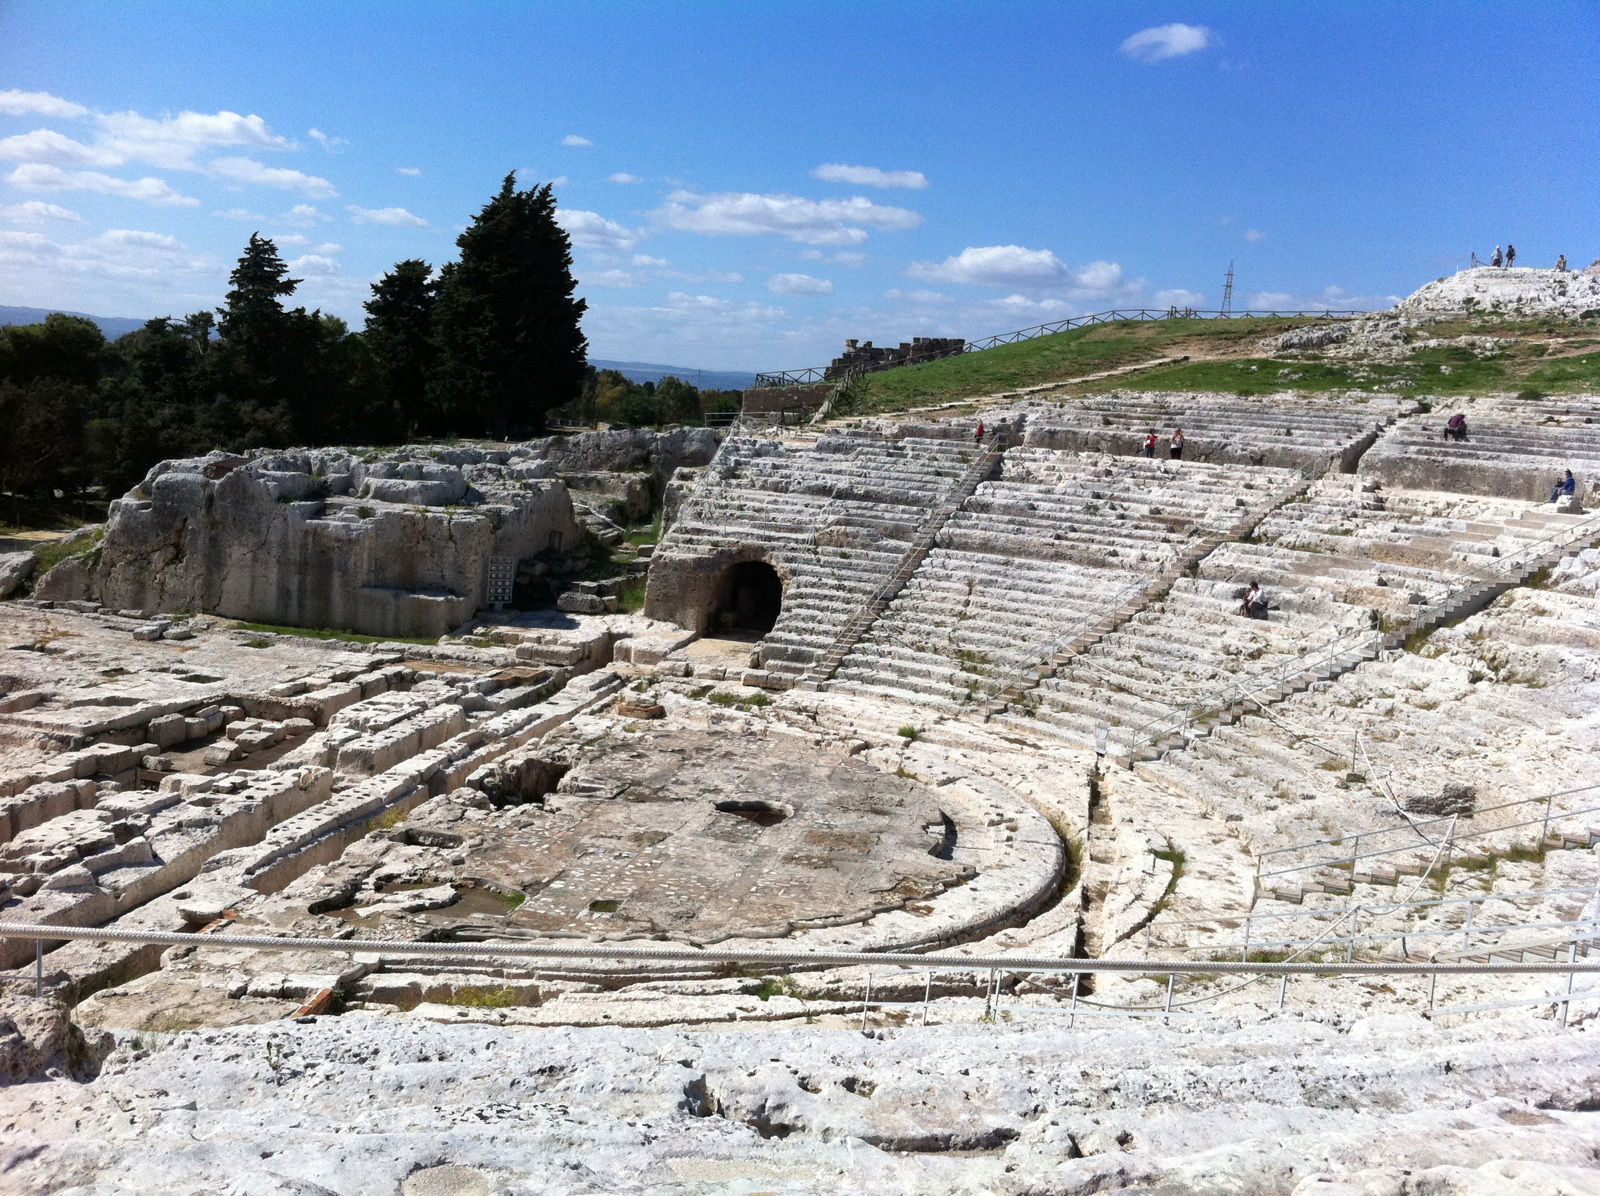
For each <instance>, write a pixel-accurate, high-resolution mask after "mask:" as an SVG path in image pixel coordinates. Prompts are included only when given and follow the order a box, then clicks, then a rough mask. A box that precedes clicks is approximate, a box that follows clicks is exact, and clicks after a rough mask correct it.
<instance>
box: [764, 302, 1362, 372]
mask: <svg viewBox="0 0 1600 1196" xmlns="http://www.w3.org/2000/svg"><path fill="white" fill-rule="evenodd" d="M1371 314H1372V313H1371V312H1370V311H1357V310H1354V309H1339V310H1332V309H1330V310H1326V311H1319V310H1310V311H1306V310H1300V311H1276V310H1274V311H1255V310H1251V311H1196V310H1194V309H1192V308H1153V307H1132V308H1127V307H1124V308H1113V309H1112V310H1111V311H1097V312H1094V313H1092V314H1090V315H1086V316H1072V317H1070V318H1069V319H1065V320H1056V321H1053V322H1052V323H1049V324H1035V325H1033V326H1032V327H1031V328H1019V329H1017V330H1016V331H1015V332H1000V333H996V334H995V335H994V336H985V337H981V338H979V339H978V340H974V341H968V342H967V343H966V346H965V347H964V348H962V349H959V350H957V351H955V352H951V351H950V350H948V349H945V350H937V349H930V350H928V351H927V352H926V353H923V354H920V355H919V354H917V353H915V352H913V353H912V354H911V355H910V356H908V357H906V358H903V359H900V360H897V361H882V362H852V363H851V364H850V365H849V366H841V367H839V370H838V372H833V371H834V367H833V366H832V365H819V366H812V367H811V368H809V369H803V370H771V371H768V372H766V373H761V374H757V375H756V380H755V385H756V386H757V387H766V386H806V385H812V384H815V383H818V382H833V381H835V380H837V379H838V378H839V377H840V376H842V374H843V371H845V370H847V369H848V370H851V371H855V372H857V373H860V374H876V373H881V372H882V371H883V370H893V369H898V368H900V367H901V366H903V365H923V364H925V363H927V362H930V361H939V360H942V359H943V358H946V357H960V356H962V355H963V354H966V353H976V352H980V351H981V350H984V349H993V348H995V347H996V346H998V345H1013V344H1016V343H1017V342H1019V341H1031V340H1035V339H1037V338H1038V337H1041V336H1053V335H1055V334H1056V333H1058V332H1066V331H1068V330H1070V329H1073V328H1084V327H1088V326H1089V325H1091V324H1115V323H1121V322H1124V321H1138V322H1141V323H1149V322H1153V321H1157V320H1305V319H1328V320H1348V319H1352V318H1354V317H1356V316H1369V315H1371Z"/></svg>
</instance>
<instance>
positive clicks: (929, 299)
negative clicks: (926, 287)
mask: <svg viewBox="0 0 1600 1196" xmlns="http://www.w3.org/2000/svg"><path fill="white" fill-rule="evenodd" d="M883 297H884V298H885V299H898V300H903V301H905V302H907V303H948V302H949V301H950V296H948V295H946V294H945V293H944V292H943V291H918V290H911V291H905V290H901V289H900V288H899V287H892V288H891V289H889V290H887V291H885V292H884V293H883Z"/></svg>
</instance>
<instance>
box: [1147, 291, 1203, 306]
mask: <svg viewBox="0 0 1600 1196" xmlns="http://www.w3.org/2000/svg"><path fill="white" fill-rule="evenodd" d="M1150 300H1151V302H1152V303H1154V304H1155V305H1156V306H1157V307H1195V308H1198V307H1200V306H1201V305H1202V304H1204V303H1205V301H1206V297H1205V296H1204V295H1202V294H1201V293H1200V292H1199V291H1189V290H1185V289H1184V288H1183V287H1173V288H1172V289H1171V290H1168V291H1157V292H1156V293H1155V294H1154V295H1152V296H1151V297H1150Z"/></svg>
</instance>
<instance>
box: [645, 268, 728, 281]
mask: <svg viewBox="0 0 1600 1196" xmlns="http://www.w3.org/2000/svg"><path fill="white" fill-rule="evenodd" d="M661 277H662V278H670V279H672V280H673V281H675V282H694V283H707V282H719V283H734V282H743V281H744V275H743V274H739V273H737V272H736V271H732V270H663V271H661Z"/></svg>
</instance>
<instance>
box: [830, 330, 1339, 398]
mask: <svg viewBox="0 0 1600 1196" xmlns="http://www.w3.org/2000/svg"><path fill="white" fill-rule="evenodd" d="M1316 322H1317V321H1315V320H1272V319H1250V320H1160V321H1141V320H1123V321H1118V322H1117V323H1112V324H1096V325H1094V326H1092V327H1089V328H1072V329H1069V330H1068V331H1066V332H1058V333H1055V334H1053V335H1051V336H1041V337H1038V338H1037V339H1035V340H1031V341H1021V342H1018V343H1016V344H1011V345H999V346H996V347H995V348H993V349H984V350H982V351H981V352H977V353H963V354H961V355H960V356H959V357H945V358H941V359H940V360H938V361H929V362H923V363H921V364H919V365H907V366H900V367H899V368H897V369H893V370H884V371H882V372H881V373H876V374H868V375H867V376H866V378H865V379H863V382H864V387H863V390H864V394H863V397H862V399H861V402H860V405H859V407H858V410H859V412H860V413H861V414H876V413H879V412H885V411H899V410H903V409H904V408H907V407H917V406H923V405H927V404H932V403H941V402H951V401H954V400H957V399H963V398H968V397H970V396H974V395H984V394H995V393H998V392H1001V391H1007V390H1015V389H1017V388H1018V387H1022V386H1039V385H1043V384H1045V383H1049V382H1057V381H1064V380H1068V379H1071V378H1077V377H1082V376H1083V375H1084V374H1093V373H1098V372H1100V371H1101V370H1111V369H1118V368H1120V367H1122V366H1128V365H1136V364H1138V363H1139V362H1141V361H1151V360H1155V359H1157V358H1161V357H1168V356H1171V355H1172V353H1173V346H1174V345H1175V344H1176V343H1177V342H1179V341H1186V340H1190V339H1191V338H1194V337H1204V338H1205V339H1207V340H1214V341H1215V342H1217V343H1218V344H1224V345H1225V344H1228V343H1232V342H1236V341H1240V340H1247V339H1249V338H1252V337H1258V336H1268V335H1275V334H1277V333H1280V332H1287V331H1288V330H1289V329H1291V328H1299V327H1302V326H1304V325H1306V324H1312V323H1316ZM1147 376H1148V375H1145V374H1140V375H1138V376H1137V377H1138V379H1139V385H1140V386H1144V385H1145V379H1146V377H1147ZM1107 382H1108V384H1112V383H1115V384H1118V385H1122V386H1127V385H1129V383H1128V381H1127V380H1126V379H1114V380H1113V379H1108V380H1107Z"/></svg>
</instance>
